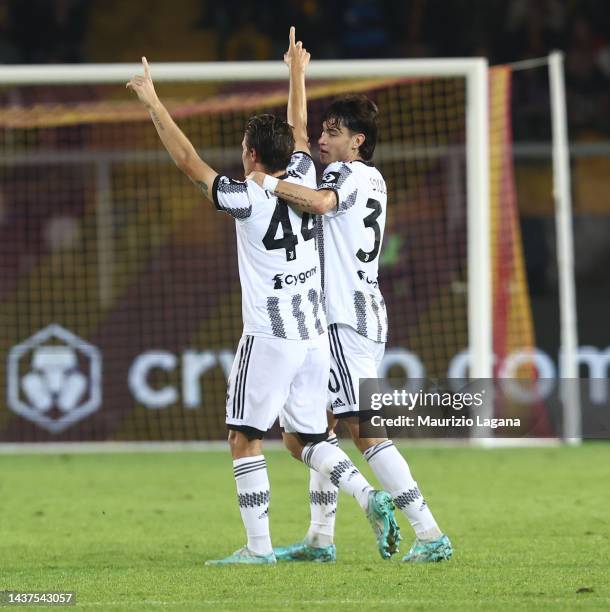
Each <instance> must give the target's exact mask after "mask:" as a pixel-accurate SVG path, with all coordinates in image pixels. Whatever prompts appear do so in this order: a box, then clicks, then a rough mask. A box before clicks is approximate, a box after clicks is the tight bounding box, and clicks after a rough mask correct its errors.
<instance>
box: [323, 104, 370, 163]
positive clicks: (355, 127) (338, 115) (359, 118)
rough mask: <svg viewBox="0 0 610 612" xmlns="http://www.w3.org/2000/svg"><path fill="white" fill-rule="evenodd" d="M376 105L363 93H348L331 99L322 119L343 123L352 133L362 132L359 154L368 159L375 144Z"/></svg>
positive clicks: (335, 123)
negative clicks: (362, 137) (362, 140)
mask: <svg viewBox="0 0 610 612" xmlns="http://www.w3.org/2000/svg"><path fill="white" fill-rule="evenodd" d="M378 112H379V111H378V110H377V105H376V104H375V102H373V101H372V100H370V99H369V98H367V97H366V96H365V95H364V94H349V95H346V96H341V97H340V98H337V99H336V100H333V102H332V104H331V105H330V107H329V108H328V110H327V111H326V113H325V114H324V117H323V119H322V121H326V122H327V123H329V124H330V125H337V126H338V125H343V126H344V127H346V128H347V129H348V130H349V131H350V132H352V133H353V134H364V137H365V140H364V142H363V143H362V144H361V145H360V156H361V157H362V159H364V160H367V161H368V160H369V159H371V158H372V157H373V153H374V152H375V145H376V144H377V114H378Z"/></svg>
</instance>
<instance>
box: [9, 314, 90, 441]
mask: <svg viewBox="0 0 610 612" xmlns="http://www.w3.org/2000/svg"><path fill="white" fill-rule="evenodd" d="M101 375H102V361H101V357H100V353H99V351H98V350H97V348H95V347H94V346H93V345H91V344H89V343H87V342H85V341H84V340H83V339H82V338H79V337H78V336H75V335H74V334H73V333H71V332H69V331H68V330H67V329H64V328H63V327H61V326H60V325H55V324H53V325H49V326H48V327H45V328H44V329H42V330H40V331H39V332H37V333H36V334H34V335H33V336H31V337H30V338H28V339H27V340H25V341H24V342H22V343H21V344H18V345H17V346H14V347H13V348H12V349H11V351H10V353H9V356H8V397H7V400H8V405H9V406H10V408H11V410H12V411H13V412H15V413H16V414H18V415H20V416H22V417H24V418H26V419H29V420H30V421H33V422H34V423H37V424H38V425H40V426H41V427H43V428H44V429H46V430H47V431H49V432H51V433H59V432H61V431H63V430H64V429H66V428H67V427H69V426H70V425H72V424H73V423H76V422H77V421H80V420H81V419H84V418H85V417H87V416H89V415H90V414H91V413H92V412H95V411H96V410H97V409H98V408H99V406H100V404H101V401H102V391H101V389H102V387H101Z"/></svg>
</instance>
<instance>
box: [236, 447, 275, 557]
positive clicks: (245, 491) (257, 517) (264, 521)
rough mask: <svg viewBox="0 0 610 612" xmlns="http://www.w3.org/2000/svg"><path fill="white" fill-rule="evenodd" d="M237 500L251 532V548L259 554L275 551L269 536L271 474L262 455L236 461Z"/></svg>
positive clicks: (249, 545)
mask: <svg viewBox="0 0 610 612" xmlns="http://www.w3.org/2000/svg"><path fill="white" fill-rule="evenodd" d="M233 475H234V476H235V483H236V484H237V501H238V503H239V511H240V512H241V520H242V521H243V522H244V527H245V528H246V533H247V534H248V548H249V549H250V550H251V551H253V552H255V553H256V554H257V555H269V554H271V553H272V552H273V547H272V546H271V536H270V535H269V477H268V476H267V463H266V462H265V457H264V456H263V455H257V456H256V457H244V458H243V459H235V461H233Z"/></svg>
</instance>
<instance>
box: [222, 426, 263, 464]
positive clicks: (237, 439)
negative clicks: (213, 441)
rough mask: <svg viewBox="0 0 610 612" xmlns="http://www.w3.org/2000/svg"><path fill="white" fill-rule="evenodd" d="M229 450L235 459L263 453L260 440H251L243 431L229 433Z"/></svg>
mask: <svg viewBox="0 0 610 612" xmlns="http://www.w3.org/2000/svg"><path fill="white" fill-rule="evenodd" d="M228 439H229V448H230V449H231V455H232V457H233V459H241V458H242V457H248V456H251V455H255V454H258V453H260V452H261V449H260V446H261V441H260V440H250V439H248V437H247V436H246V435H245V434H244V433H242V432H241V431H234V430H230V431H229V437H228Z"/></svg>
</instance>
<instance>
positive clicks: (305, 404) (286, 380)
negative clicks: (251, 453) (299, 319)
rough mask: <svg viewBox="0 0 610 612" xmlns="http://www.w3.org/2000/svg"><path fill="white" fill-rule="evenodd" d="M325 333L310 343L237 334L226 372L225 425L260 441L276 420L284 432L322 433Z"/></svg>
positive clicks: (327, 353)
mask: <svg viewBox="0 0 610 612" xmlns="http://www.w3.org/2000/svg"><path fill="white" fill-rule="evenodd" d="M329 368H330V351H329V347H328V334H322V335H321V336H318V337H317V338H313V339H311V340H286V339H284V338H265V337H261V336H246V335H245V336H242V338H241V340H240V341H239V345H238V346H237V352H236V354H235V360H234V361H233V367H232V368H231V375H230V377H229V385H228V391H227V408H226V423H227V425H228V426H229V428H230V429H231V428H233V429H238V430H239V429H240V428H244V429H254V430H256V431H254V432H248V431H246V433H248V434H250V433H251V434H256V437H261V438H262V436H263V435H264V434H265V433H266V432H267V431H268V430H269V429H270V428H271V427H272V425H273V423H274V422H275V420H276V419H277V418H278V416H279V418H280V425H281V426H282V427H283V428H284V430H285V431H286V432H288V433H299V434H308V435H312V434H314V435H320V434H324V433H325V432H326V430H327V427H328V422H327V419H326V410H325V406H326V400H327V391H326V387H327V384H328V370H329Z"/></svg>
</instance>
